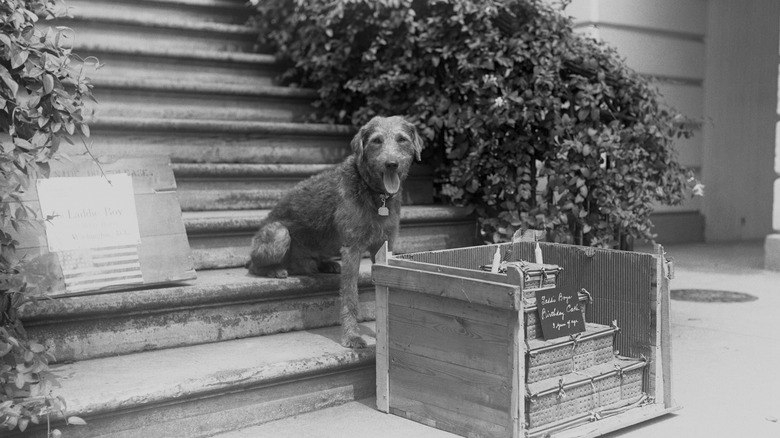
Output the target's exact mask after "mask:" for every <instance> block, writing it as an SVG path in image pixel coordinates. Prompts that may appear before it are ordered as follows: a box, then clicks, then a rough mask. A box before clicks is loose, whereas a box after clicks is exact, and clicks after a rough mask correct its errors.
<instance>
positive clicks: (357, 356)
mask: <svg viewBox="0 0 780 438" xmlns="http://www.w3.org/2000/svg"><path fill="white" fill-rule="evenodd" d="M361 326H364V327H369V330H372V329H371V327H373V323H361ZM339 331H340V327H338V326H334V327H326V328H320V329H313V330H306V331H298V332H287V333H278V334H275V335H270V336H261V337H256V338H245V339H239V340H233V341H223V342H220V343H219V344H220V348H230V347H231V346H233V347H235V348H236V349H238V350H240V351H246V350H245V347H243V346H244V345H246V343H247V341H249V342H269V343H272V344H271V345H275V344H277V343H279V342H280V340H281V339H282V337H284V338H287V339H284V341H285V342H288V341H289V340H290V339H292V340H293V341H296V340H297V338H300V339H303V340H304V342H305V340H306V339H307V338H309V337H310V338H320V337H325V338H329V336H331V337H332V336H338V335H337V333H338V332H339ZM326 334H327V335H326ZM272 338H273V339H272ZM318 340H319V341H320V342H327V341H322V340H321V339H318ZM367 341H368V342H369V346H368V348H364V349H360V350H350V349H347V348H344V347H342V346H341V345H339V344H338V343H337V342H335V341H333V342H332V343H333V345H332V346H328V348H327V350H326V351H321V352H316V353H315V354H311V355H306V356H304V355H301V356H299V357H295V358H291V359H288V360H282V361H275V362H267V363H262V364H254V365H253V366H251V367H242V366H236V365H235V364H233V363H231V362H230V361H225V362H224V363H225V365H226V366H225V367H224V368H222V369H219V370H213V371H216V372H215V373H208V371H206V372H204V373H203V374H202V375H199V376H197V377H196V378H192V377H189V378H188V377H180V380H179V381H166V382H165V385H164V386H163V385H156V386H155V387H154V389H152V390H146V391H142V390H138V389H136V392H135V393H132V394H128V393H126V394H124V395H122V396H119V395H117V394H116V393H113V394H111V395H112V396H113V397H114V398H113V399H109V400H105V398H103V399H100V398H101V397H99V396H98V397H97V398H98V400H95V399H93V398H92V396H91V394H89V393H88V392H89V389H90V387H92V388H100V387H101V386H104V385H101V383H100V382H99V380H98V377H97V376H95V375H94V373H90V372H88V371H89V370H90V369H93V370H94V369H100V370H108V371H107V372H105V373H104V374H103V379H106V380H109V381H111V380H113V379H111V373H116V372H117V371H115V370H116V369H117V368H121V367H116V366H114V365H113V364H115V363H117V364H118V362H117V361H118V360H122V359H127V357H128V356H129V355H128V356H121V357H107V358H97V359H88V360H84V361H79V362H74V363H72V364H67V365H60V366H55V367H56V368H55V370H54V372H55V373H57V374H58V375H60V374H67V375H68V376H69V378H60V379H59V380H60V383H61V385H62V386H61V388H59V389H58V391H57V392H61V394H62V395H63V397H64V398H65V399H66V401H67V402H68V415H69V416H70V415H78V416H82V417H85V418H86V419H87V421H89V417H90V416H97V415H106V414H108V415H110V414H111V413H113V412H118V411H127V410H136V409H143V408H147V407H152V406H154V405H159V404H170V403H180V402H186V401H188V400H191V399H193V398H198V397H208V396H213V395H218V394H223V393H229V392H233V391H237V390H246V389H249V388H262V387H264V386H270V385H278V384H281V383H285V382H294V381H297V380H299V379H305V378H307V377H310V376H313V375H319V374H326V373H329V372H338V371H347V370H352V369H359V368H363V367H369V366H371V365H372V364H373V363H374V361H375V344H374V339H373V337H369V338H368V339H367ZM298 342H300V341H298ZM209 347H210V344H200V345H194V346H187V347H180V348H174V349H167V350H157V351H149V352H141V353H135V355H138V357H139V358H141V357H142V355H144V356H146V357H145V358H144V361H145V362H149V363H150V366H154V365H155V363H158V362H159V359H158V360H155V357H154V356H155V355H156V356H158V357H160V356H167V355H175V354H178V353H181V352H183V351H185V350H188V351H185V352H197V351H198V350H205V349H207V348H209ZM169 357H170V356H169ZM231 366H232V368H231ZM79 368H82V369H83V370H85V371H86V372H85V371H82V372H79ZM134 372H138V373H139V374H140V375H144V374H143V370H138V369H137V368H136V369H134ZM199 372H203V371H202V370H199ZM81 379H89V382H90V383H89V384H84V383H80V380H81ZM106 383H107V382H106ZM139 392H143V394H139ZM85 393H86V396H85ZM69 395H70V396H69Z"/></svg>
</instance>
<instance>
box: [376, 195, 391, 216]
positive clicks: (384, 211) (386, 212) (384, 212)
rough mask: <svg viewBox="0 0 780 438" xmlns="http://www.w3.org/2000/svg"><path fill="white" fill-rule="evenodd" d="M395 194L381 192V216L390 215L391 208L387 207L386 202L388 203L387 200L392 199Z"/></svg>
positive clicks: (379, 211) (378, 212) (378, 211)
mask: <svg viewBox="0 0 780 438" xmlns="http://www.w3.org/2000/svg"><path fill="white" fill-rule="evenodd" d="M393 196H395V194H392V195H386V194H384V193H380V194H379V200H380V201H381V202H382V205H380V206H379V210H377V214H379V215H380V216H389V215H390V210H389V209H388V208H387V205H385V204H386V203H387V200H388V199H392V197H393Z"/></svg>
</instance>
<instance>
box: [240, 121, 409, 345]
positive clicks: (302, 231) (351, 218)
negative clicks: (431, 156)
mask: <svg viewBox="0 0 780 438" xmlns="http://www.w3.org/2000/svg"><path fill="white" fill-rule="evenodd" d="M351 146H352V152H353V153H352V155H350V156H349V157H347V159H346V160H344V161H343V162H342V163H341V164H340V165H338V166H337V167H335V168H333V169H330V170H327V171H325V172H322V173H320V174H318V175H315V176H313V177H311V178H309V179H307V180H304V181H302V182H301V183H299V184H298V185H296V186H295V187H294V188H292V189H291V190H290V191H289V192H288V193H286V194H285V195H284V197H282V199H281V200H280V201H279V203H278V204H277V205H276V206H275V207H274V208H273V210H271V212H270V213H269V215H268V217H267V218H266V219H265V220H263V222H262V223H261V225H260V229H259V230H258V231H257V233H256V234H255V236H254V238H253V239H252V252H251V255H250V261H249V263H247V268H248V269H249V271H250V272H251V273H252V274H255V275H263V276H268V277H278V278H284V277H287V275H288V274H289V275H298V274H304V275H305V274H313V273H317V272H328V273H338V272H341V286H340V289H339V296H340V299H341V307H340V316H341V324H342V336H341V343H342V344H343V345H344V346H347V347H351V348H359V347H364V346H365V345H366V344H365V341H363V339H362V338H361V337H360V335H359V333H358V326H357V314H358V288H357V282H358V275H359V268H360V259H361V258H362V255H363V254H364V253H365V252H366V251H368V252H369V253H370V254H371V257H372V259H373V256H374V254H375V253H376V251H377V250H379V248H380V247H381V246H382V244H383V243H384V242H385V241H387V242H388V245H389V246H390V248H392V244H393V242H394V241H395V238H396V235H397V233H398V225H399V221H400V213H401V183H402V182H403V181H404V179H405V178H406V176H407V175H408V172H409V167H410V166H411V164H412V161H413V160H414V159H415V158H416V159H417V160H419V159H420V152H421V150H422V141H421V139H420V136H419V134H418V133H417V130H416V128H415V127H414V125H413V124H411V123H409V122H407V121H406V120H404V119H403V118H401V117H398V116H394V117H388V118H383V117H375V118H373V119H371V121H369V122H368V123H366V124H365V125H364V126H363V127H361V128H360V130H359V131H358V133H357V134H356V135H355V137H354V138H353V139H352V142H351ZM339 255H340V256H341V265H339V264H338V263H337V262H336V261H334V260H333V259H334V258H335V257H337V256H339Z"/></svg>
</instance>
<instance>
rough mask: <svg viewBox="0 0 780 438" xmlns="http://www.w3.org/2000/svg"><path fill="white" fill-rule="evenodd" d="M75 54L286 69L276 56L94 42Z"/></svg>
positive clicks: (77, 48) (78, 46) (76, 49)
mask: <svg viewBox="0 0 780 438" xmlns="http://www.w3.org/2000/svg"><path fill="white" fill-rule="evenodd" d="M73 50H74V52H81V53H85V52H86V53H89V54H90V55H94V56H96V57H98V59H100V56H99V55H100V54H101V53H102V54H115V55H124V56H144V57H150V58H166V59H171V58H175V59H181V60H196V61H214V62H225V63H236V64H239V63H240V64H252V65H265V66H272V67H278V68H279V69H280V70H281V69H283V68H284V65H283V64H282V63H281V62H279V61H278V60H277V59H276V57H275V56H274V55H271V54H267V53H252V52H233V51H217V50H203V49H196V50H188V51H186V52H184V51H182V50H181V49H172V48H165V47H161V48H150V47H147V46H137V47H136V46H127V45H121V46H115V45H110V44H101V43H93V42H85V43H78V42H77V43H76V44H74V46H73Z"/></svg>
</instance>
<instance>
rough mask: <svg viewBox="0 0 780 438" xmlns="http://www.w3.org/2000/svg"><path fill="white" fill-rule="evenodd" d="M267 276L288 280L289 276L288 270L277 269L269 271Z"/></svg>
mask: <svg viewBox="0 0 780 438" xmlns="http://www.w3.org/2000/svg"><path fill="white" fill-rule="evenodd" d="M266 275H267V276H268V277H271V278H287V275H288V274H287V269H284V268H275V269H269V270H268V273H267V274H266Z"/></svg>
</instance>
